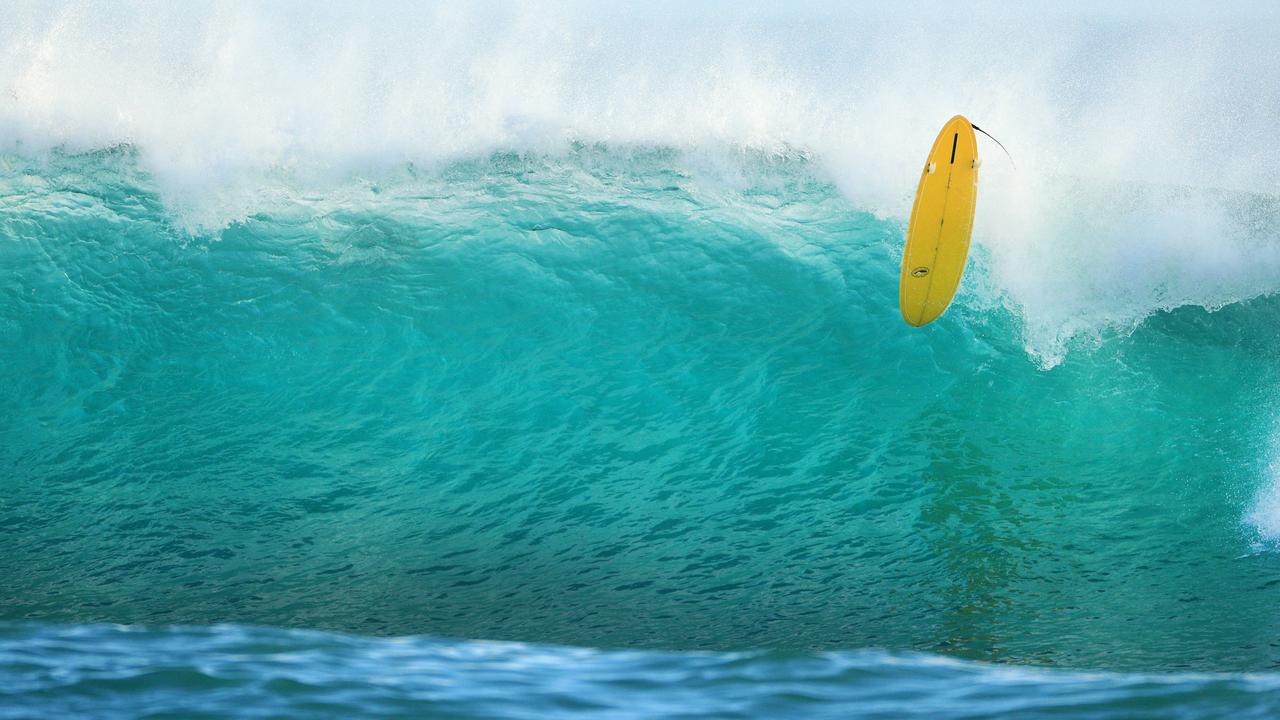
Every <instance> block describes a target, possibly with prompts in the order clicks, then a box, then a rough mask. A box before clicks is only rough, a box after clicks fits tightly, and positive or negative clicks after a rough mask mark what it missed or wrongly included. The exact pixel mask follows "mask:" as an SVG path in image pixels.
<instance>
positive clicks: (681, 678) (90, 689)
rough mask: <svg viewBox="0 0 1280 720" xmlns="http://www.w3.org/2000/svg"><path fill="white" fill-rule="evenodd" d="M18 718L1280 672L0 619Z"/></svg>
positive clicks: (1133, 685) (910, 694)
mask: <svg viewBox="0 0 1280 720" xmlns="http://www.w3.org/2000/svg"><path fill="white" fill-rule="evenodd" d="M0 680H2V681H3V682H0V705H2V706H3V707H4V708H6V709H7V711H8V712H11V713H14V714H15V715H20V716H22V717H68V716H94V717H135V716H137V715H140V714H149V715H150V714H160V715H180V716H190V715H200V716H201V717H257V716H268V715H269V716H294V715H298V716H304V715H305V716H311V717H315V716H318V715H319V716H333V717H364V716H420V717H426V716H437V715H439V716H448V717H454V718H513V719H515V718H579V717H581V718H596V717H611V718H648V717H676V716H679V717H738V718H774V717H800V718H828V717H831V718H834V717H890V716H892V717H903V718H916V717H919V718H948V717H973V716H989V715H999V716H1001V717H1014V718H1036V717H1060V716H1061V714H1063V713H1067V714H1070V715H1072V716H1074V717H1090V718H1100V719H1102V718H1135V717H1152V718H1155V717H1167V716H1168V715H1169V714H1170V713H1177V714H1182V715H1188V714H1189V715H1194V716H1202V717H1207V716H1216V717H1227V716H1230V717H1246V718H1249V717H1258V718H1262V717H1272V716H1274V714H1275V713H1277V712H1280V676H1277V675H1274V674H1260V675H1191V674H1187V675H1147V674H1124V673H1081V672H1072V671H1061V670H1044V669H1031V668H1023V667H1011V666H998V665H986V664H981V663H972V662H964V661H958V660H951V659H945V658H942V657H939V656H934V655H926V654H918V653H889V652H883V651H878V650H857V651H845V652H829V653H821V654H780V653H769V652H735V653H709V652H702V653H677V652H653V651H632V650H626V651H615V650H594V649H584V648H571V647H560V646H547V645H528V644H522V643H507V642H479V641H465V640H443V639H437V638H429V637H401V638H368V637H360V636H352V635H341V634H335V633H326V632H318V631H299V630H279V629H273V628H262V627H252V626H238V625H218V626H206V627H184V626H176V627H165V628H144V627H128V626H114V625H44V624H4V625H0Z"/></svg>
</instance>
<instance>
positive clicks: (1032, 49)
mask: <svg viewBox="0 0 1280 720" xmlns="http://www.w3.org/2000/svg"><path fill="white" fill-rule="evenodd" d="M997 11H998V8H992V7H987V8H978V9H977V10H976V14H975V15H973V16H971V17H966V18H964V19H960V20H955V19H954V18H949V17H946V16H945V15H939V14H938V13H937V12H935V9H934V8H928V7H924V6H907V7H905V8H900V9H898V10H895V11H894V14H886V13H884V12H879V11H875V12H873V11H869V10H846V9H843V8H839V7H836V6H833V5H821V4H814V5H807V6H803V7H800V8H798V9H796V10H789V11H787V12H786V13H783V12H781V11H777V10H774V9H770V8H768V7H765V6H763V5H762V6H744V7H742V8H739V6H738V5H737V4H735V5H734V6H733V8H732V11H730V9H729V7H728V6H727V5H716V4H711V5H706V6H700V7H698V8H694V9H688V8H679V7H676V6H674V5H672V6H662V5H660V6H658V7H657V9H654V10H645V11H641V10H637V9H627V8H613V9H609V10H606V9H599V8H594V7H589V6H586V5H575V4H564V5H548V4H544V3H539V4H537V5H536V6H535V5H523V4H492V5H488V4H476V5H468V6H466V7H465V8H460V7H458V6H451V5H430V4H427V5H418V4H414V5H412V6H407V7H401V6H397V5H392V4H387V5H378V6H372V7H370V8H367V9H359V8H345V7H338V6H330V7H326V8H321V9H318V10H314V11H312V10H309V9H307V8H304V7H303V6H301V5H290V4H278V5H272V6H271V7H270V8H263V7H261V6H250V5H237V4H218V5H191V6H187V5H184V6H183V7H182V8H177V7H169V6H167V5H146V4H143V5H118V4H92V3H91V4H84V5H82V4H76V5H74V6H72V5H66V6H64V5H60V4H46V3H18V4H13V5H6V7H5V8H4V9H3V10H0V13H3V15H0V93H2V94H3V95H4V97H7V98H9V99H11V100H12V101H11V102H4V103H0V142H2V143H3V150H2V151H0V269H2V272H0V348H3V350H2V351H0V352H2V353H3V355H2V356H0V474H2V477H3V480H2V484H0V489H3V497H2V498H0V527H2V528H4V538H5V540H6V542H5V552H4V553H0V588H3V590H2V591H0V593H2V597H3V602H0V620H6V621H29V620H34V621H40V622H53V623H67V624H71V625H72V629H70V630H68V629H67V628H65V627H59V626H44V625H37V626H31V627H34V628H35V629H34V630H16V631H14V632H19V633H22V632H33V633H35V634H36V635H41V634H43V633H49V634H51V635H53V636H57V635H58V634H60V633H66V632H72V633H74V632H79V630H75V629H74V628H75V627H82V628H88V629H84V630H83V631H84V632H87V633H90V634H97V633H105V635H104V637H105V636H109V635H110V634H111V633H113V632H115V631H111V630H104V629H101V628H97V626H92V625H89V626H81V625H77V624H85V623H101V622H106V623H126V624H146V625H156V624H160V625H167V624H175V623H176V624H185V625H205V624H211V623H222V622H238V623H249V624H255V625H273V626H284V627H294V628H299V627H309V628H319V629H328V630H336V631H343V632H351V633H362V634H367V635H418V634H427V635H437V636H451V637H459V638H490V639H497V640H518V641H526V642H530V643H538V644H540V645H538V646H537V647H538V648H539V649H537V650H536V651H535V652H543V651H542V650H541V648H542V647H543V645H541V644H563V645H576V646H590V647H632V648H639V649H644V650H680V651H694V650H700V651H712V652H716V653H725V652H731V651H736V650H743V649H748V648H750V649H759V648H767V649H769V650H770V651H771V652H779V653H786V652H803V653H811V652H815V651H825V650H832V651H849V650H850V649H856V648H867V647H883V648H889V649H891V650H893V651H904V652H905V651H919V652H928V653H941V654H945V655H948V656H954V657H958V658H964V659H973V660H983V661H993V662H1002V663H1022V664H1036V665H1063V666H1071V667H1076V668H1093V669H1108V670H1118V671H1126V672H1153V671H1256V670H1263V669H1269V668H1271V667H1273V666H1274V664H1275V662H1276V660H1277V656H1276V649H1275V646H1274V640H1275V637H1276V634H1277V628H1276V627H1275V623H1274V622H1273V617H1274V612H1273V609H1274V608H1275V607H1276V606H1277V602H1280V584H1277V583H1276V582H1275V580H1274V579H1275V577H1276V576H1277V572H1278V571H1280V555H1278V554H1276V553H1275V552H1273V548H1274V546H1275V544H1276V543H1277V542H1280V500H1277V498H1280V490H1277V489H1276V488H1277V487H1280V480H1277V478H1280V472H1278V471H1277V470H1276V464H1275V458H1276V457H1277V455H1276V451H1275V450H1276V447H1277V440H1276V437H1277V432H1276V425H1275V417H1276V415H1277V413H1276V410H1277V408H1276V401H1277V398H1278V396H1277V393H1276V391H1275V388H1276V387H1277V386H1278V384H1280V377H1278V375H1280V360H1278V359H1280V336H1278V335H1277V333H1276V331H1275V328H1276V327H1277V326H1280V297H1277V296H1276V295H1275V291H1276V290H1277V289H1278V286H1280V280H1277V278H1280V274H1278V272H1280V207H1278V204H1280V197H1277V195H1276V194H1275V187H1277V181H1278V180H1280V177H1278V176H1277V173H1278V172H1280V170H1277V168H1280V147H1278V146H1277V145H1276V144H1275V143H1274V142H1273V141H1272V135H1273V132H1272V125H1273V124H1274V117H1275V116H1276V113H1275V112H1274V111H1275V110H1276V109H1277V108H1280V97H1278V96H1277V93H1280V61H1277V58H1276V54H1275V51H1274V49H1273V47H1272V44H1271V39H1270V38H1269V37H1268V35H1269V34H1270V31H1269V28H1271V27H1274V24H1268V22H1269V21H1270V20H1273V19H1274V12H1275V11H1274V10H1272V9H1270V8H1253V7H1244V6H1239V7H1235V8H1233V9H1229V10H1228V11H1221V12H1219V13H1218V14H1214V15H1211V16H1210V15H1206V14H1204V13H1203V11H1201V10H1199V9H1197V8H1194V7H1190V6H1188V7H1182V8H1178V7H1175V8H1172V9H1170V10H1169V11H1168V12H1167V13H1166V14H1162V15H1160V16H1159V17H1154V18H1153V17H1147V16H1144V15H1143V14H1141V13H1139V12H1137V11H1133V10H1115V9H1105V8H1100V7H1086V8H1084V11H1080V12H1077V11H1070V10H1069V11H1063V12H1061V13H1059V14H1054V15H1032V14H1025V13H1024V12H1023V11H1018V12H1015V13H1014V14H1013V15H1012V16H1008V15H1007V14H1006V15H1005V16H1000V17H998V12H997ZM104 27H111V28H116V29H117V30H116V31H115V32H113V33H112V35H111V36H110V38H108V39H104V36H103V35H102V30H101V29H102V28H104ZM944 27H945V28H949V30H948V32H946V33H942V32H941V28H944ZM904 48H906V49H908V50H909V51H907V50H904ZM944 61H954V63H955V64H948V63H947V62H944ZM1228 108H1229V110H1228ZM957 110H963V111H965V112H966V113H967V114H968V115H970V116H971V117H973V118H974V119H975V120H976V121H977V122H979V124H980V125H982V126H983V127H985V128H987V129H990V130H992V131H993V132H995V133H996V134H997V135H998V136H999V137H1000V138H1001V140H1002V141H1004V143H1005V144H1006V145H1008V146H1009V147H1010V148H1011V149H1012V150H1013V151H1014V153H1015V156H1016V160H1017V162H1018V169H1017V170H1016V171H1015V170H1013V169H1012V168H1011V167H1010V166H1009V165H1008V164H1007V162H1006V161H1005V160H1003V159H1002V158H1001V157H1000V156H998V155H995V154H993V153H991V152H990V151H989V150H988V151H987V152H986V165H985V166H984V175H983V179H982V186H981V197H980V199H979V209H978V225H977V228H976V231H975V246H974V253H973V255H974V257H973V258H972V260H971V265H970V270H969V272H968V275H967V276H966V278H965V281H964V284H963V286H962V289H961V292H960V294H959V295H958V297H957V300H956V303H955V304H954V305H953V307H952V308H951V309H950V310H949V311H948V313H947V315H946V316H945V317H944V318H943V319H942V320H941V321H940V322H938V323H936V324H934V325H932V326H930V327H929V328H927V329H925V330H923V331H913V330H910V329H909V328H907V327H905V326H904V325H903V323H902V322H901V319H900V317H899V316H898V310H897V307H896V301H897V274H898V263H899V261H900V257H901V251H902V243H903V225H904V222H905V214H906V213H907V212H908V211H909V208H910V202H911V192H912V191H913V190H914V187H915V180H916V178H915V175H916V173H917V172H918V167H919V162H920V160H921V159H922V158H923V154H924V152H925V151H926V150H927V148H928V144H929V142H930V141H931V140H932V138H933V134H934V132H936V129H937V126H938V125H939V123H940V122H942V121H943V120H945V119H946V118H947V117H949V116H950V115H951V114H953V113H954V112H955V111H957ZM23 627H27V626H23ZM178 632H180V633H182V632H190V633H194V634H196V635H198V634H199V633H201V632H204V631H200V630H191V631H178ZM210 632H213V631H210ZM229 632H233V633H234V632H241V631H229ZM246 632H247V631H246ZM255 632H256V631H255ZM263 632H267V633H271V632H275V631H263ZM215 634H216V633H215ZM161 635H163V633H161ZM286 635H287V634H286ZM95 636H96V635H95ZM139 637H149V636H139ZM282 637H283V636H282ZM289 637H292V636H289ZM104 642H108V643H116V642H117V640H116V639H111V638H108V639H107V640H104ZM119 642H127V641H124V640H120V641H119ZM157 642H158V643H159V645H158V647H163V646H165V643H168V642H170V641H169V640H165V639H164V638H163V637H161V639H160V640H158V641H157ZM237 642H238V641H237ZM308 642H310V640H309V641H308ZM315 642H318V643H321V644H322V645H323V644H324V643H329V642H331V641H330V640H325V639H319V640H315ZM332 642H346V641H336V640H335V641H332ZM351 642H359V643H366V642H367V643H368V647H371V648H377V647H382V646H381V645H378V643H379V642H380V641H375V640H368V641H363V640H362V641H351ZM425 642H434V641H425ZM437 647H445V646H443V645H441V646H435V645H428V648H427V649H426V650H424V651H423V652H427V653H434V652H437V650H435V649H432V648H437ZM464 647H469V646H465V645H464ZM371 652H380V651H377V650H371ZM547 652H551V653H552V654H555V652H558V651H551V650H548V651H547ZM609 657H613V656H609ZM618 657H626V658H631V657H640V658H641V659H642V660H643V658H644V657H648V656H647V655H644V654H643V653H642V654H640V655H638V656H631V655H625V654H624V655H621V656H618ZM661 657H666V658H668V659H670V658H672V657H678V658H682V659H678V660H671V662H676V663H685V662H688V663H697V662H700V661H699V660H697V659H696V658H698V657H701V656H698V655H678V656H667V655H662V656H661ZM711 657H713V658H718V659H716V660H715V662H726V663H729V664H730V665H732V664H733V663H735V662H737V660H734V659H732V658H734V657H737V656H732V655H714V656H711ZM806 657H810V658H812V656H806ZM824 657H825V656H824ZM896 657H899V656H891V655H875V654H860V653H853V654H851V655H840V656H838V657H837V658H836V659H834V660H832V659H830V658H828V659H823V660H814V661H813V662H818V663H820V664H821V663H827V662H833V663H835V665H834V666H832V667H833V668H834V669H833V670H832V672H836V673H837V674H838V673H842V672H845V671H844V670H842V669H840V668H843V667H845V666H844V665H843V664H842V663H846V662H847V663H851V664H852V666H855V667H862V666H863V665H865V664H870V665H874V664H875V663H877V662H883V663H886V664H889V665H892V663H894V662H898V661H897V660H893V659H892V658H896ZM910 657H911V658H912V659H910V660H905V661H903V662H907V663H908V665H909V666H910V667H912V668H914V669H913V670H912V672H916V671H917V670H918V667H917V666H920V667H923V666H927V665H929V663H934V662H938V661H937V660H936V658H935V659H934V660H929V659H921V658H920V657H916V656H910ZM751 658H753V659H751V660H748V661H744V662H747V663H748V666H751V667H755V666H753V665H752V663H755V662H757V661H758V662H759V663H761V664H760V665H759V666H758V667H760V668H765V669H764V670H761V672H772V671H774V670H779V669H781V668H785V667H786V661H785V660H779V659H778V657H775V656H773V655H765V656H759V657H757V656H751ZM841 658H843V659H841ZM387 662H388V668H389V670H388V672H393V671H394V668H395V667H396V665H395V662H394V660H388V661H387ZM947 667H952V666H950V665H948V666H947ZM965 667H967V666H965ZM779 671H781V670H779ZM858 672H862V671H861V670H859V671H858ZM886 672H888V671H887V670H886ZM948 672H950V671H948ZM956 672H958V673H960V675H958V676H965V675H964V672H969V671H967V670H966V671H963V672H961V671H960V670H956ZM975 672H978V671H975ZM982 672H986V671H982ZM965 677H967V676H965ZM1132 677H1138V678H1142V677H1146V676H1132ZM1237 680H1239V679H1238V678H1237ZM939 682H940V683H943V684H942V685H941V686H942V687H946V685H945V682H946V681H945V680H940V681H939ZM1045 682H1051V681H1049V680H1046V681H1045ZM1124 682H1128V680H1125V681H1124ZM1134 682H1139V683H1142V682H1146V681H1145V680H1135V681H1134ZM1213 682H1217V681H1213ZM1230 682H1236V680H1232V681H1230ZM1196 687H1201V686H1196ZM1206 687H1210V688H1211V689H1212V688H1214V687H1217V686H1215V685H1213V684H1212V683H1210V685H1208V686H1206ZM1211 691H1213V692H1216V690H1211ZM175 712H176V711H175Z"/></svg>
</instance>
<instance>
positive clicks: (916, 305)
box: [898, 115, 981, 327]
mask: <svg viewBox="0 0 1280 720" xmlns="http://www.w3.org/2000/svg"><path fill="white" fill-rule="evenodd" d="M979 165H981V161H979V160H978V140H977V138H976V137H975V136H974V134H973V125H972V124H971V123H970V122H969V121H968V120H967V119H965V117H964V116H963V115H957V116H955V117H953V118H951V119H950V120H948V121H947V124H946V125H943V126H942V132H940V133H938V139H937V140H934V141H933V149H932V150H930V151H929V159H928V160H926V161H925V164H924V172H923V173H922V174H921V175H920V188H919V189H918V190H916V204H915V205H914V206H913V207H912V208H911V221H910V222H909V223H908V224H907V247H906V250H905V251H904V252H903V253H902V278H901V280H900V281H899V283H898V304H899V305H900V306H901V307H902V319H903V320H906V321H907V324H908V325H914V326H916V327H920V326H921V325H928V324H929V323H931V322H933V321H934V320H936V319H937V318H938V316H939V315H941V314H942V313H943V311H944V310H946V309H947V306H948V305H950V304H951V298H952V297H954V296H955V294H956V288H958V287H960V277H961V276H962V275H964V264H965V261H966V260H967V259H968V257H969V236H970V235H971V234H972V233H973V209H974V207H975V206H976V205H977V202H978V166H979Z"/></svg>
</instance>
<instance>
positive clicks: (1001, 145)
mask: <svg viewBox="0 0 1280 720" xmlns="http://www.w3.org/2000/svg"><path fill="white" fill-rule="evenodd" d="M969 126H970V127H972V128H973V129H974V130H977V131H978V132H980V133H982V134H983V135H986V136H987V137H989V138H991V139H992V140H995V143H996V144H997V145H999V146H1000V149H1001V150H1004V154H1005V156H1006V157H1008V158H1009V164H1010V165H1012V166H1013V169H1014V170H1017V169H1018V164H1017V163H1015V162H1014V161H1013V156H1012V155H1010V154H1009V151H1008V150H1006V149H1005V147H1004V143H1002V142H1000V141H999V140H996V139H995V136H993V135H992V134H991V133H989V132H987V131H986V130H983V129H982V128H980V127H978V126H977V125H974V124H973V123H969Z"/></svg>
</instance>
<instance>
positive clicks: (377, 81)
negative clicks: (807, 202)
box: [0, 2, 1280, 365]
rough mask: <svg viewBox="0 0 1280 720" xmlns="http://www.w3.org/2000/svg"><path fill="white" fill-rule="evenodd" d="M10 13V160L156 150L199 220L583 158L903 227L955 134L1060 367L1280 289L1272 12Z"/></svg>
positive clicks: (982, 7) (239, 8)
mask: <svg viewBox="0 0 1280 720" xmlns="http://www.w3.org/2000/svg"><path fill="white" fill-rule="evenodd" d="M773 5H775V4H773V3H755V4H752V3H745V4H744V3H730V2H706V3H683V2H658V3H618V4H610V5H604V6H602V5H600V4H597V3H587V2H560V3H552V2H511V3H496V2H467V3H416V2H412V3H410V2H406V3H389V2H388V3H373V4H365V3H349V4H329V3H320V4H317V3H304V2H282V3H271V4H262V3H237V2H226V3H159V2H154V3H134V4H121V3H81V2H75V3H70V2H68V3H47V2H17V3H13V2H10V3H6V4H5V6H4V7H3V8H0V98H3V100H4V102H0V142H2V143H4V146H5V147H7V148H9V149H10V151H14V150H16V151H18V152H24V153H39V152H41V151H43V150H45V149H48V148H50V147H55V146H61V147H65V148H70V149H73V150H74V149H89V148H96V147H102V146H108V145H113V144H117V143H131V144H133V145H134V146H135V147H137V148H138V152H139V157H140V158H141V162H142V163H143V164H144V166H145V167H146V169H147V170H148V171H150V172H151V173H152V174H153V175H154V176H155V178H156V181H157V182H158V183H159V185H160V187H161V188H162V192H163V194H164V196H165V198H166V200H167V201H168V202H170V203H171V204H172V206H173V207H175V208H177V209H178V210H179V211H180V212H181V213H182V214H184V215H185V216H186V217H187V219H188V221H189V222H191V223H192V224H195V225H215V226H216V225H218V224H222V223H226V222H228V221H230V220H232V219H235V218H237V217H242V216H243V215H245V214H246V213H248V212H251V211H252V210H253V209H254V206H255V204H257V203H261V202H264V200H263V198H264V197H269V193H264V192H263V190H264V188H266V187H267V186H270V185H271V184H273V183H275V184H279V183H280V182H281V179H282V178H284V179H287V180H288V181H290V182H298V183H303V184H306V183H312V182H317V181H325V180H328V181H332V180H335V179H340V178H342V177H347V176H349V175H350V174H352V173H357V174H361V175H366V176H368V175H376V174H377V173H379V172H381V171H383V170H385V169H386V168H389V167H395V166H403V164H404V163H406V162H413V163H417V164H427V165H429V164H432V163H437V162H441V161H448V160H451V159H456V158H462V157H470V156H475V155H484V154H486V153H490V152H493V151H495V150H503V149H516V150H527V151H532V152H547V153H556V152H560V151H563V150H564V149H565V148H566V147H567V146H568V145H569V143H571V142H574V141H580V142H590V143H593V142H603V143H609V144H611V145H619V146H621V145H632V144H639V145H662V146H671V147H677V148H690V147H747V148H753V149H756V150H762V151H765V152H797V151H802V152H805V153H806V154H807V155H809V156H810V157H813V158H816V159H817V161H818V162H819V163H820V164H821V165H822V167H824V168H825V171H826V172H827V173H829V175H830V176H831V177H832V179H833V180H834V181H835V182H836V183H837V184H838V186H839V187H840V188H841V190H842V192H843V193H844V194H845V195H846V196H847V197H848V198H849V199H850V201H851V202H852V203H854V204H855V205H857V206H859V207H862V208H866V209H870V210H872V211H874V212H877V213H878V214H881V215H883V216H886V217H893V218H903V217H905V215H906V214H907V213H908V212H909V209H910V201H911V194H912V193H913V191H914V189H915V183H916V179H917V178H916V176H917V173H918V167H919V164H920V161H921V160H922V157H923V154H924V152H925V150H926V149H927V147H928V145H929V143H930V142H931V141H932V138H933V134H934V133H935V132H936V130H937V128H938V127H939V126H940V125H941V124H942V122H943V121H945V120H946V119H947V118H948V117H949V116H951V115H952V114H954V113H956V112H963V113H965V114H967V115H968V116H969V117H970V118H971V119H973V120H974V121H975V122H977V123H978V124H979V125H981V126H983V127H984V128H986V129H988V130H990V131H992V132H993V133H994V134H996V135H997V136H998V137H1000V138H1001V140H1002V141H1003V142H1004V143H1005V145H1007V146H1008V147H1009V148H1010V150H1011V151H1013V153H1014V154H1015V156H1016V160H1017V162H1018V170H1017V171H1016V172H1015V171H1013V170H1012V169H1011V168H1010V166H1009V164H1008V162H1007V161H1006V160H1005V159H1004V158H1003V156H1002V155H1000V154H999V152H998V150H995V149H994V146H992V145H990V144H989V143H986V142H985V141H983V142H984V145H983V148H984V153H985V165H984V168H983V173H984V174H983V182H982V188H981V198H980V207H979V212H978V221H977V226H976V234H975V238H976V241H977V242H978V243H980V244H982V245H984V246H985V247H986V248H987V249H988V250H989V251H990V254H991V258H992V269H993V272H994V273H995V286H996V287H998V288H999V289H1000V291H1001V293H1002V297H1003V301H1004V302H1005V303H1006V304H1007V305H1008V306H1010V307H1011V308H1012V309H1014V310H1015V311H1016V312H1018V313H1019V314H1020V316H1021V317H1022V318H1023V320H1024V322H1025V328H1026V338H1027V347H1028V350H1029V351H1030V352H1031V354H1032V355H1033V356H1034V357H1036V358H1038V359H1039V360H1040V361H1041V362H1042V363H1043V364H1045V365H1052V364H1054V363H1056V362H1058V361H1059V360H1060V359H1061V358H1062V357H1063V355H1064V353H1065V352H1066V349H1067V347H1068V346H1069V345H1070V344H1071V343H1072V342H1074V341H1076V340H1078V339H1079V338H1080V337H1088V336H1090V335H1094V334H1097V333H1099V332H1101V331H1103V330H1105V329H1107V328H1121V329H1123V328H1128V327H1132V326H1134V325H1136V324H1137V323H1139V322H1141V321H1142V319H1143V318H1145V317H1147V316H1148V315H1150V314H1151V313H1152V312H1156V311H1159V310H1161V309H1167V308H1172V307H1177V306H1179V305H1185V304H1197V305H1204V306H1206V307H1216V306H1220V305H1222V304H1226V303H1230V302H1234V301H1238V300H1242V299H1245V298H1249V297H1253V296H1256V295H1259V294H1264V293H1270V292H1273V291H1275V290H1276V289H1280V236H1278V234H1277V232H1276V229H1277V221H1276V220H1275V219H1274V218H1275V214H1274V211H1275V209H1276V197H1277V188H1280V144H1278V143H1276V142H1274V129H1275V125H1276V118H1277V117H1280V50H1277V48H1276V46H1275V43H1274V42H1273V34H1274V33H1273V30H1274V28H1275V27H1277V20H1280V14H1278V12H1277V10H1276V9H1275V8H1273V7H1272V6H1270V5H1267V4H1255V5H1243V4H1241V5H1234V6H1229V7H1226V8H1225V9H1223V8H1221V7H1219V8H1215V9H1213V10H1206V9H1205V8H1203V7H1202V6H1200V5H1198V4H1192V3H1186V4H1177V3H1174V4H1172V5H1169V4H1167V3H1159V4H1157V3H1151V4H1146V5H1143V4H1138V5H1133V4H1125V5H1124V6H1123V7H1112V5H1114V4H1108V3H1102V2H1094V3H1083V4H1078V5H1076V6H1074V7H1071V8H1068V9H1055V10H1052V11H1046V12H1042V13H1033V12H1031V11H1028V10H1025V9H1022V8H1021V7H1020V6H1018V5H1007V6H1001V5H999V4H984V3H977V4H965V5H964V6H962V7H959V6H955V5H953V4H940V5H930V4H910V5H906V6H900V7H897V8H895V9H893V10H892V11H886V10H882V9H877V8H874V7H871V6H870V5H867V6H855V7H853V8H848V7H845V5H846V4H845V3H835V2H830V3H824V2H815V3H803V4H800V5H796V6H789V7H788V8H787V9H786V10H781V9H778V8H777V7H773Z"/></svg>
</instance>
